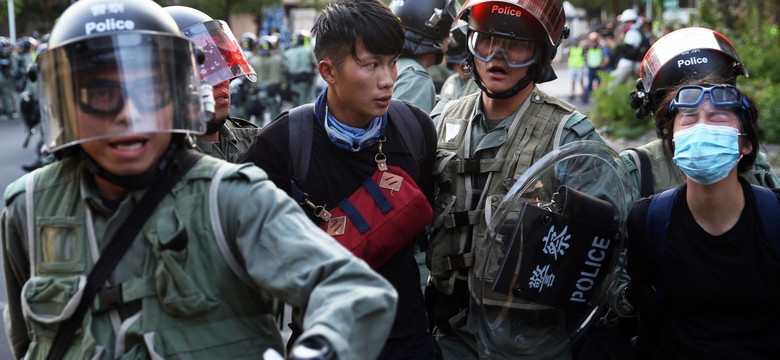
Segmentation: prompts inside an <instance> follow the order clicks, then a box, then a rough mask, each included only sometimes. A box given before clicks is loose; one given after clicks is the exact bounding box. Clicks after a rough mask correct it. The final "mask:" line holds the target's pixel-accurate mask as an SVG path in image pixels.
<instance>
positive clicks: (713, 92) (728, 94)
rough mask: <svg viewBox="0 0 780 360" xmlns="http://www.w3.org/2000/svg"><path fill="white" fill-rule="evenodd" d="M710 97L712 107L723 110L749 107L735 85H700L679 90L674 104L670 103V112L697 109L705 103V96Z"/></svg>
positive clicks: (673, 101) (673, 100)
mask: <svg viewBox="0 0 780 360" xmlns="http://www.w3.org/2000/svg"><path fill="white" fill-rule="evenodd" d="M705 95H709V96H710V103H712V105H714V106H717V107H722V108H736V107H741V106H746V107H748V104H747V101H746V100H745V97H744V96H743V95H742V92H740V91H739V89H737V88H736V86H733V85H728V84H724V85H715V86H711V87H703V86H698V85H688V86H683V87H681V88H680V89H679V90H677V94H675V96H674V99H672V102H671V103H669V112H674V111H676V110H677V109H678V108H695V107H698V106H699V105H701V103H702V102H703V101H704V96H705Z"/></svg>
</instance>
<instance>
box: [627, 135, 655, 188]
mask: <svg viewBox="0 0 780 360" xmlns="http://www.w3.org/2000/svg"><path fill="white" fill-rule="evenodd" d="M626 150H629V151H630V152H631V153H633V154H636V156H633V155H632V156H631V157H632V158H633V159H634V163H635V164H636V167H637V169H639V197H648V196H650V195H653V194H655V187H654V186H653V168H652V165H651V164H650V155H647V152H646V151H645V150H643V149H638V148H633V147H631V148H628V149H626Z"/></svg>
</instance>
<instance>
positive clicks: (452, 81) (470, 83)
mask: <svg viewBox="0 0 780 360" xmlns="http://www.w3.org/2000/svg"><path fill="white" fill-rule="evenodd" d="M477 91H479V86H478V85H477V83H476V82H475V81H474V80H472V79H471V77H467V78H465V79H463V78H461V77H460V76H459V75H458V74H452V75H451V76H450V77H449V78H447V81H445V82H444V85H442V86H441V92H440V93H439V100H442V101H446V100H455V99H460V98H462V97H464V96H466V95H468V94H473V93H475V92H477ZM432 113H433V112H432Z"/></svg>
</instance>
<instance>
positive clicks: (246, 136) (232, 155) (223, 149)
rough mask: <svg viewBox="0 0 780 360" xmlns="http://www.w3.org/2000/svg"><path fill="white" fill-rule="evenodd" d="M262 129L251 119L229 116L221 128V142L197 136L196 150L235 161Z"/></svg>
mask: <svg viewBox="0 0 780 360" xmlns="http://www.w3.org/2000/svg"><path fill="white" fill-rule="evenodd" d="M259 131H260V128H259V127H257V125H255V124H252V123H251V122H249V121H246V120H243V119H239V118H234V117H228V118H227V120H226V121H225V123H224V124H222V127H221V128H220V129H219V142H211V141H206V140H202V139H199V138H197V137H196V138H195V146H196V150H198V151H200V152H202V153H204V154H206V155H211V156H213V157H215V158H218V159H222V160H227V161H230V162H233V161H235V159H236V156H237V155H238V154H239V153H242V152H244V151H246V149H247V148H249V144H250V143H252V138H254V136H255V134H257V132H259Z"/></svg>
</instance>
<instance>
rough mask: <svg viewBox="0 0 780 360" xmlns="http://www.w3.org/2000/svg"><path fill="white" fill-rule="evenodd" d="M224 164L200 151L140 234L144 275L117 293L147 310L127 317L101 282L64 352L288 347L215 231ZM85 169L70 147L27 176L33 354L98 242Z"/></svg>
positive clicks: (212, 354) (236, 172) (254, 351)
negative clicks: (217, 179)
mask: <svg viewBox="0 0 780 360" xmlns="http://www.w3.org/2000/svg"><path fill="white" fill-rule="evenodd" d="M220 166H223V167H224V166H226V165H225V163H224V162H222V161H219V160H216V159H212V158H209V157H203V158H202V159H201V160H199V162H198V163H197V164H196V165H195V166H194V167H193V168H192V169H191V170H190V171H189V173H187V174H186V175H185V176H184V178H183V179H182V180H181V181H180V182H179V183H178V184H177V185H176V186H175V187H174V188H173V190H172V191H171V192H172V194H170V195H168V196H166V197H165V198H164V199H163V200H162V201H161V203H160V204H159V205H158V207H157V208H156V210H155V213H154V214H152V216H151V218H150V220H149V221H148V222H147V223H146V224H145V225H144V227H143V229H142V230H141V233H139V235H138V238H136V239H135V240H134V241H136V242H140V241H145V242H146V245H147V249H146V251H145V252H144V253H143V255H142V256H143V258H142V259H141V258H139V259H137V260H138V264H139V266H143V276H142V277H141V278H135V279H131V280H127V281H124V282H122V283H121V287H119V286H117V284H112V285H114V286H115V289H117V292H116V293H114V294H113V295H114V297H118V299H121V303H124V304H136V306H137V304H140V309H141V310H140V311H139V312H137V313H135V314H134V315H132V316H129V317H127V318H126V319H124V321H122V320H120V317H119V314H118V312H117V310H116V309H115V308H109V307H108V305H109V304H106V303H105V301H106V300H107V299H111V298H112V296H108V295H106V293H105V292H104V291H105V290H104V291H102V292H101V293H100V294H99V296H97V297H96V299H95V301H94V305H93V309H94V310H93V311H91V312H90V311H88V312H87V314H86V315H85V317H84V320H83V323H82V328H81V330H80V331H79V333H77V334H76V336H75V337H74V339H73V342H72V343H71V346H70V348H69V349H68V352H67V354H66V356H65V359H106V360H107V359H150V358H151V359H179V358H187V359H228V358H229V359H257V357H258V356H259V354H262V353H263V351H265V349H267V348H269V347H273V348H275V349H276V350H277V351H281V346H282V344H281V339H280V337H279V334H278V330H277V329H276V327H275V325H274V322H273V319H272V317H271V316H270V313H271V311H272V310H271V301H270V298H269V297H268V296H267V295H266V294H262V293H258V292H256V291H257V290H256V289H255V290H253V289H250V287H249V286H247V285H246V284H245V283H244V282H242V281H241V280H240V279H239V277H238V276H237V275H236V274H235V273H234V271H233V270H231V269H230V267H229V264H228V262H227V261H226V259H225V258H223V257H222V256H220V255H219V254H220V251H221V250H220V245H219V244H217V242H216V241H215V240H214V234H215V232H214V230H213V228H212V226H211V224H212V221H213V219H210V216H213V214H212V212H210V211H209V189H210V187H209V185H210V183H211V179H212V177H214V175H215V174H216V173H217V171H218V169H219V168H220ZM227 166H230V168H229V169H228V170H227V171H225V169H223V170H222V171H220V173H224V178H225V179H245V180H246V179H248V181H256V180H257V179H259V178H260V177H259V176H260V175H259V174H257V173H255V172H253V171H251V168H245V166H240V165H232V164H231V165H227ZM83 171H84V170H83V165H82V164H80V162H79V161H78V160H76V159H74V158H73V157H70V158H66V159H63V160H62V161H60V162H58V163H56V164H54V165H52V166H49V167H45V168H42V169H41V170H39V171H36V173H35V176H34V177H33V176H30V175H28V177H27V184H26V188H28V189H34V191H25V194H24V196H25V197H26V204H27V208H28V214H27V219H28V221H27V222H28V231H27V233H28V239H27V241H28V243H27V249H28V254H29V255H28V257H29V259H30V263H31V264H30V278H29V280H28V281H27V282H26V284H25V285H24V288H23V289H22V304H23V305H22V307H23V310H24V311H23V312H24V317H25V322H26V325H27V328H28V331H29V337H30V340H31V343H30V346H29V348H28V351H27V355H26V357H25V358H26V359H44V358H45V356H46V354H47V353H48V351H49V349H50V346H51V341H52V339H53V338H54V335H55V334H56V331H57V328H58V327H59V324H60V323H61V322H62V321H64V320H65V319H67V318H68V317H69V316H70V314H71V313H72V312H73V310H74V309H75V307H76V305H77V304H78V302H79V299H80V296H81V293H82V291H83V285H84V284H85V282H86V275H87V274H89V272H90V270H91V269H92V267H93V265H94V263H95V261H96V258H97V254H98V252H99V250H98V249H99V245H98V243H97V241H96V238H95V235H94V229H93V223H92V221H91V219H92V211H91V210H89V209H88V208H86V207H85V201H84V200H83V199H82V195H81V191H80V187H81V180H80V174H82V173H83ZM18 183H23V182H22V181H20V182H18ZM16 186H17V189H14V190H15V191H12V193H8V192H7V193H6V196H7V197H6V198H7V199H10V198H11V197H12V196H13V195H14V193H16V194H20V196H21V192H22V191H23V190H24V188H23V186H19V185H16ZM126 201H132V199H127V200H126ZM31 205H32V206H31ZM33 219H34V220H33ZM31 220H33V221H31ZM219 231H220V232H221V231H222V230H221V229H219ZM29 234H34V236H32V237H30V236H29ZM129 254H130V252H128V253H127V254H126V256H127V255H129ZM104 295H105V296H104ZM101 303H102V304H101ZM84 329H89V330H88V331H84Z"/></svg>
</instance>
